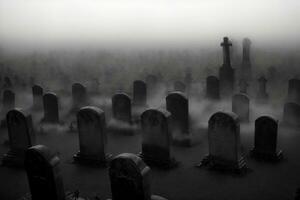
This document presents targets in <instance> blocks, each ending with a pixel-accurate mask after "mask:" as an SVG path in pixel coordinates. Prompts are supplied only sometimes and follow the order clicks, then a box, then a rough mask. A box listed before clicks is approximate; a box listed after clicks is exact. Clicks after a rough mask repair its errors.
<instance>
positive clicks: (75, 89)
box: [72, 83, 87, 111]
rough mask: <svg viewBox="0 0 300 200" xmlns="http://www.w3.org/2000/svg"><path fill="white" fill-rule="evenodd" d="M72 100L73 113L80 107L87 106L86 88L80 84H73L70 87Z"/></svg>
mask: <svg viewBox="0 0 300 200" xmlns="http://www.w3.org/2000/svg"><path fill="white" fill-rule="evenodd" d="M72 100H73V109H74V111H77V110H78V109H80V108H81V107H83V106H86V105H87V92H86V88H85V87H84V86H83V85H82V84H80V83H74V84H73V85H72Z"/></svg>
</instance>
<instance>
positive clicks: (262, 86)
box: [256, 76, 269, 103]
mask: <svg viewBox="0 0 300 200" xmlns="http://www.w3.org/2000/svg"><path fill="white" fill-rule="evenodd" d="M266 84H267V79H266V78H265V77H264V76H261V77H260V78H259V79H258V92H257V97H256V99H257V102H259V103H266V102H267V101H268V98H269V95H268V93H267V91H266Z"/></svg>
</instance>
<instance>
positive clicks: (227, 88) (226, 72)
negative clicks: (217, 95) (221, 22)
mask: <svg viewBox="0 0 300 200" xmlns="http://www.w3.org/2000/svg"><path fill="white" fill-rule="evenodd" d="M221 46H222V47H223V65H222V66H221V67H220V70H219V77H220V89H221V94H222V95H223V96H225V97H228V96H231V95H232V93H233V90H234V69H233V68H232V67H231V61H230V49H229V48H230V46H232V44H231V42H229V40H228V37H224V39H223V42H222V43H221Z"/></svg>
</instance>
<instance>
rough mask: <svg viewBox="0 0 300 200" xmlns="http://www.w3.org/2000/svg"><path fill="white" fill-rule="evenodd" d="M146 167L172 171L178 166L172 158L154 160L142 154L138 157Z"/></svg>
mask: <svg viewBox="0 0 300 200" xmlns="http://www.w3.org/2000/svg"><path fill="white" fill-rule="evenodd" d="M138 156H139V157H140V158H141V159H142V160H143V161H144V162H145V163H146V164H147V165H149V166H150V167H152V166H154V167H159V168H164V169H172V168H175V167H177V166H178V164H179V162H178V161H176V160H175V159H174V158H169V159H165V160H162V159H156V158H153V157H150V156H146V155H144V154H143V153H142V152H141V153H139V155H138Z"/></svg>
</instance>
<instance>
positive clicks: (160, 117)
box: [141, 109, 177, 168]
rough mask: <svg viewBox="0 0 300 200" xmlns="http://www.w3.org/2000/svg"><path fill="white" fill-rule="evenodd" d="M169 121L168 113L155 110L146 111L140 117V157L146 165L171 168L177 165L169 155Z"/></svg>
mask: <svg viewBox="0 0 300 200" xmlns="http://www.w3.org/2000/svg"><path fill="white" fill-rule="evenodd" d="M170 120H171V115H170V113H169V112H167V111H160V110H157V109H148V110H146V111H144V112H143V114H142V115H141V126H142V153H141V157H142V159H143V160H144V161H145V162H146V163H147V164H148V165H154V166H158V167H163V168H171V167H175V166H176V164H177V163H176V161H175V160H174V158H172V155H171V139H172V138H171V133H170V131H169V123H170Z"/></svg>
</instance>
